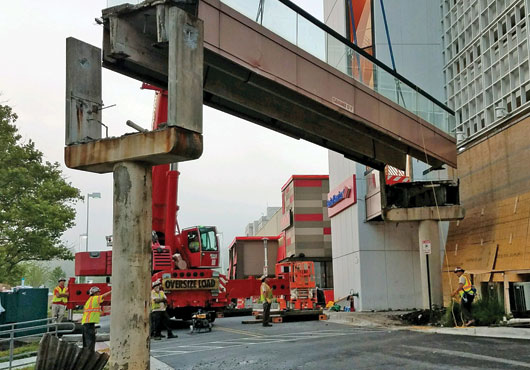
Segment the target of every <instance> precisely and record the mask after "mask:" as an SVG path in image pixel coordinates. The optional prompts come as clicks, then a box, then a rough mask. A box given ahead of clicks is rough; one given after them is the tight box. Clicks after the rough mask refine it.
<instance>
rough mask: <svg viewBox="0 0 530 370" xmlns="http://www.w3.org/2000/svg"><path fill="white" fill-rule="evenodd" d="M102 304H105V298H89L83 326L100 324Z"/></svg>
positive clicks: (84, 311) (84, 310)
mask: <svg viewBox="0 0 530 370" xmlns="http://www.w3.org/2000/svg"><path fill="white" fill-rule="evenodd" d="M101 302H103V298H102V297H101V296H100V295H97V296H92V297H90V298H88V301H86V303H85V307H84V309H83V319H82V320H81V324H91V323H94V324H98V323H99V315H100V314H101Z"/></svg>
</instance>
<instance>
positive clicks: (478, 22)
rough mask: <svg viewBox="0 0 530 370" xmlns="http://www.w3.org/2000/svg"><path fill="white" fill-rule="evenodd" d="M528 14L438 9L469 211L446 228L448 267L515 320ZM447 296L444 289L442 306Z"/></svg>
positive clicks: (506, 2)
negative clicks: (469, 277) (469, 276)
mask: <svg viewBox="0 0 530 370" xmlns="http://www.w3.org/2000/svg"><path fill="white" fill-rule="evenodd" d="M529 7H530V1H528V0H502V1H500V0H469V1H454V0H443V1H442V2H441V11H442V26H443V42H444V62H445V67H444V75H445V89H446V92H447V99H448V100H447V101H448V105H449V106H450V107H451V108H453V109H454V110H455V111H456V112H457V115H456V116H457V132H458V139H459V142H458V146H459V151H460V154H459V156H458V177H459V179H460V193H461V202H462V205H463V206H464V207H465V208H466V218H465V219H464V220H463V221H461V222H458V223H456V222H455V223H451V226H450V229H449V238H448V242H447V259H446V261H447V266H446V268H447V269H448V270H449V269H452V268H454V266H456V265H461V266H462V267H464V268H466V269H467V270H468V271H470V272H476V274H473V275H474V280H475V281H474V282H475V285H476V286H477V287H479V286H481V287H482V288H483V289H482V291H483V292H487V291H495V292H498V296H499V298H500V299H501V300H503V301H504V304H505V308H506V311H508V312H512V313H514V314H515V315H518V314H522V315H526V314H527V313H528V310H530V294H526V297H524V294H523V293H521V291H523V290H524V289H522V288H521V287H524V286H526V287H527V288H530V286H529V285H528V284H530V283H528V281H529V280H530V279H529V278H528V276H530V275H529V273H530V227H529V225H530V212H529V210H530V166H528V163H529V161H530V144H529V142H528V139H527V138H528V137H530V118H529V114H530V74H529V44H528V43H529V40H530V38H529V36H530V35H529V30H528V22H529V21H530V19H529ZM479 272H483V273H482V274H480V273H479ZM453 285H454V284H453ZM484 288H490V289H484ZM526 290H527V292H528V293H530V289H526ZM449 291H450V285H449V284H447V285H446V287H445V298H446V302H447V301H448V300H449ZM525 298H526V300H527V301H528V304H526V305H525V304H523V303H522V302H524V300H525Z"/></svg>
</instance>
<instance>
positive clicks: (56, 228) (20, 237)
mask: <svg viewBox="0 0 530 370" xmlns="http://www.w3.org/2000/svg"><path fill="white" fill-rule="evenodd" d="M16 120H17V115H16V114H15V113H13V111H12V109H11V107H9V106H7V105H2V104H0V281H5V282H10V281H11V280H12V279H13V277H15V276H17V275H18V274H19V273H20V272H22V270H21V266H20V264H21V263H22V262H24V261H48V260H51V259H73V255H72V253H71V252H70V250H69V249H68V248H67V247H66V246H65V245H64V244H63V243H62V242H61V240H60V238H61V235H62V234H63V232H64V231H65V230H67V229H68V228H70V227H72V226H73V225H74V218H75V209H74V204H75V202H76V201H77V200H79V199H81V197H80V194H79V190H78V189H77V188H74V187H73V186H71V184H70V183H68V182H66V181H65V179H64V178H63V177H62V172H61V169H60V167H59V163H57V162H55V163H50V162H47V161H46V162H45V161H44V160H43V154H42V152H40V151H39V150H38V149H37V148H35V143H34V142H33V141H32V140H29V141H28V142H26V143H24V142H22V141H21V135H20V134H19V133H18V129H17V127H16V126H15V125H14V122H15V121H16Z"/></svg>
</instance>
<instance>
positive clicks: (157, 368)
mask: <svg viewBox="0 0 530 370" xmlns="http://www.w3.org/2000/svg"><path fill="white" fill-rule="evenodd" d="M149 360H150V361H149V362H150V363H151V370H175V368H173V367H171V366H169V365H167V364H166V363H164V362H162V361H160V360H158V359H156V358H154V357H153V356H151V358H150V359H149Z"/></svg>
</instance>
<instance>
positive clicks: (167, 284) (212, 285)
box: [162, 278, 219, 290]
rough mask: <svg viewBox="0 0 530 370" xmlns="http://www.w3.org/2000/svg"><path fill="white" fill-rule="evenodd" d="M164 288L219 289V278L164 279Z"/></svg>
mask: <svg viewBox="0 0 530 370" xmlns="http://www.w3.org/2000/svg"><path fill="white" fill-rule="evenodd" d="M162 286H163V287H164V290H213V289H219V279H217V278H210V279H164V280H162Z"/></svg>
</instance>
